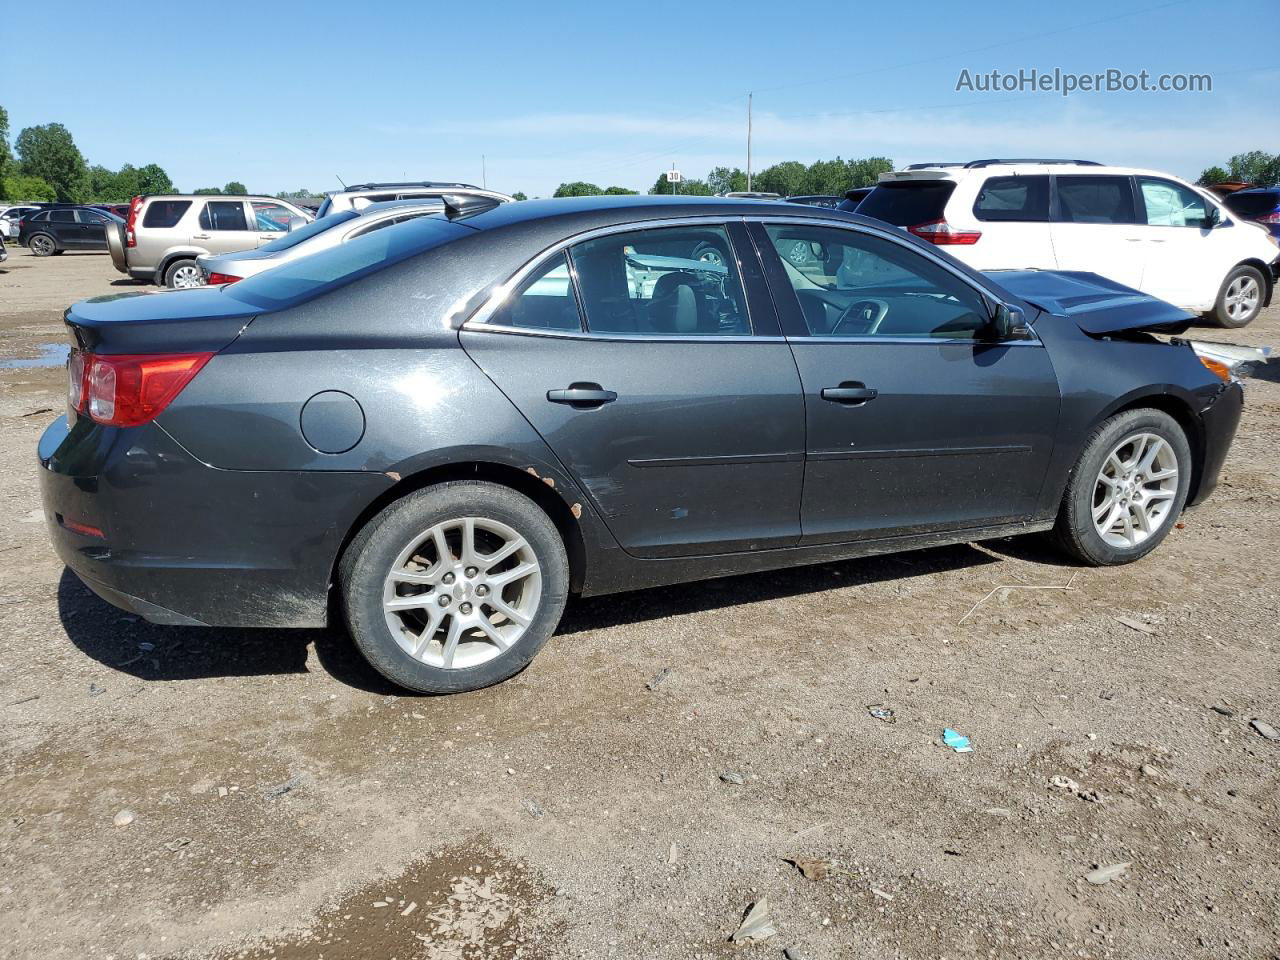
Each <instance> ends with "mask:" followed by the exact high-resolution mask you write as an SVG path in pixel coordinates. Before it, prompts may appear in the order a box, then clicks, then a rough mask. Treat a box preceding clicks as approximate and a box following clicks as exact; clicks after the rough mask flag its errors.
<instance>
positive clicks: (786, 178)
mask: <svg viewBox="0 0 1280 960" xmlns="http://www.w3.org/2000/svg"><path fill="white" fill-rule="evenodd" d="M807 172H808V171H807V170H806V169H805V165H804V164H803V163H800V162H799V161H798V160H785V161H783V162H782V163H775V164H774V165H773V166H771V167H766V168H765V169H763V170H761V171H760V172H759V173H758V174H756V175H755V176H754V177H752V178H751V189H752V190H759V191H762V192H765V193H777V194H781V195H782V196H784V197H789V196H793V195H794V194H797V193H804V192H805V189H804V183H805V175H806V174H807Z"/></svg>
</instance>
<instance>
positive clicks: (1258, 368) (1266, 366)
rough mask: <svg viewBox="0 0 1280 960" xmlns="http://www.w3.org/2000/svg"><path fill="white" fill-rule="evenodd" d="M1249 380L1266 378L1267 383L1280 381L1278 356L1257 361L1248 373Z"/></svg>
mask: <svg viewBox="0 0 1280 960" xmlns="http://www.w3.org/2000/svg"><path fill="white" fill-rule="evenodd" d="M1249 378H1250V379H1251V380H1266V381H1267V382H1268V383H1280V357H1272V358H1270V359H1269V360H1267V362H1266V363H1259V364H1257V365H1255V366H1254V368H1253V370H1252V371H1250V373H1249Z"/></svg>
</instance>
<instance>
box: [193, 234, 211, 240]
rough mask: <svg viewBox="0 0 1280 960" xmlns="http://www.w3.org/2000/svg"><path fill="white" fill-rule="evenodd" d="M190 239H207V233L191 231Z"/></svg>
mask: <svg viewBox="0 0 1280 960" xmlns="http://www.w3.org/2000/svg"><path fill="white" fill-rule="evenodd" d="M191 239H192V240H208V239H209V235H208V234H207V233H193V234H192V235H191Z"/></svg>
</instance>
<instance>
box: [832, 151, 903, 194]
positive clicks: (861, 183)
mask: <svg viewBox="0 0 1280 960" xmlns="http://www.w3.org/2000/svg"><path fill="white" fill-rule="evenodd" d="M848 167H849V170H848V180H847V183H846V186H845V187H844V189H842V190H840V191H838V192H839V193H844V191H845V190H850V189H852V188H853V187H874V186H875V185H876V184H877V183H879V182H880V174H882V173H891V172H893V161H892V160H890V159H889V158H888V157H864V158H862V159H861V160H850V161H849V163H848Z"/></svg>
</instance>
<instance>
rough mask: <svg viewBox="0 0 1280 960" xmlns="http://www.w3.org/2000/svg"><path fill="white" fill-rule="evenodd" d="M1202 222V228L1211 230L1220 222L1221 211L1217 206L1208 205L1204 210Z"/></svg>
mask: <svg viewBox="0 0 1280 960" xmlns="http://www.w3.org/2000/svg"><path fill="white" fill-rule="evenodd" d="M1203 222H1204V229H1206V230H1212V229H1213V228H1214V227H1216V226H1217V225H1218V224H1220V223H1222V211H1221V210H1219V209H1218V208H1217V207H1214V206H1210V207H1209V208H1208V209H1206V210H1205V214H1204V221H1203Z"/></svg>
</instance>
